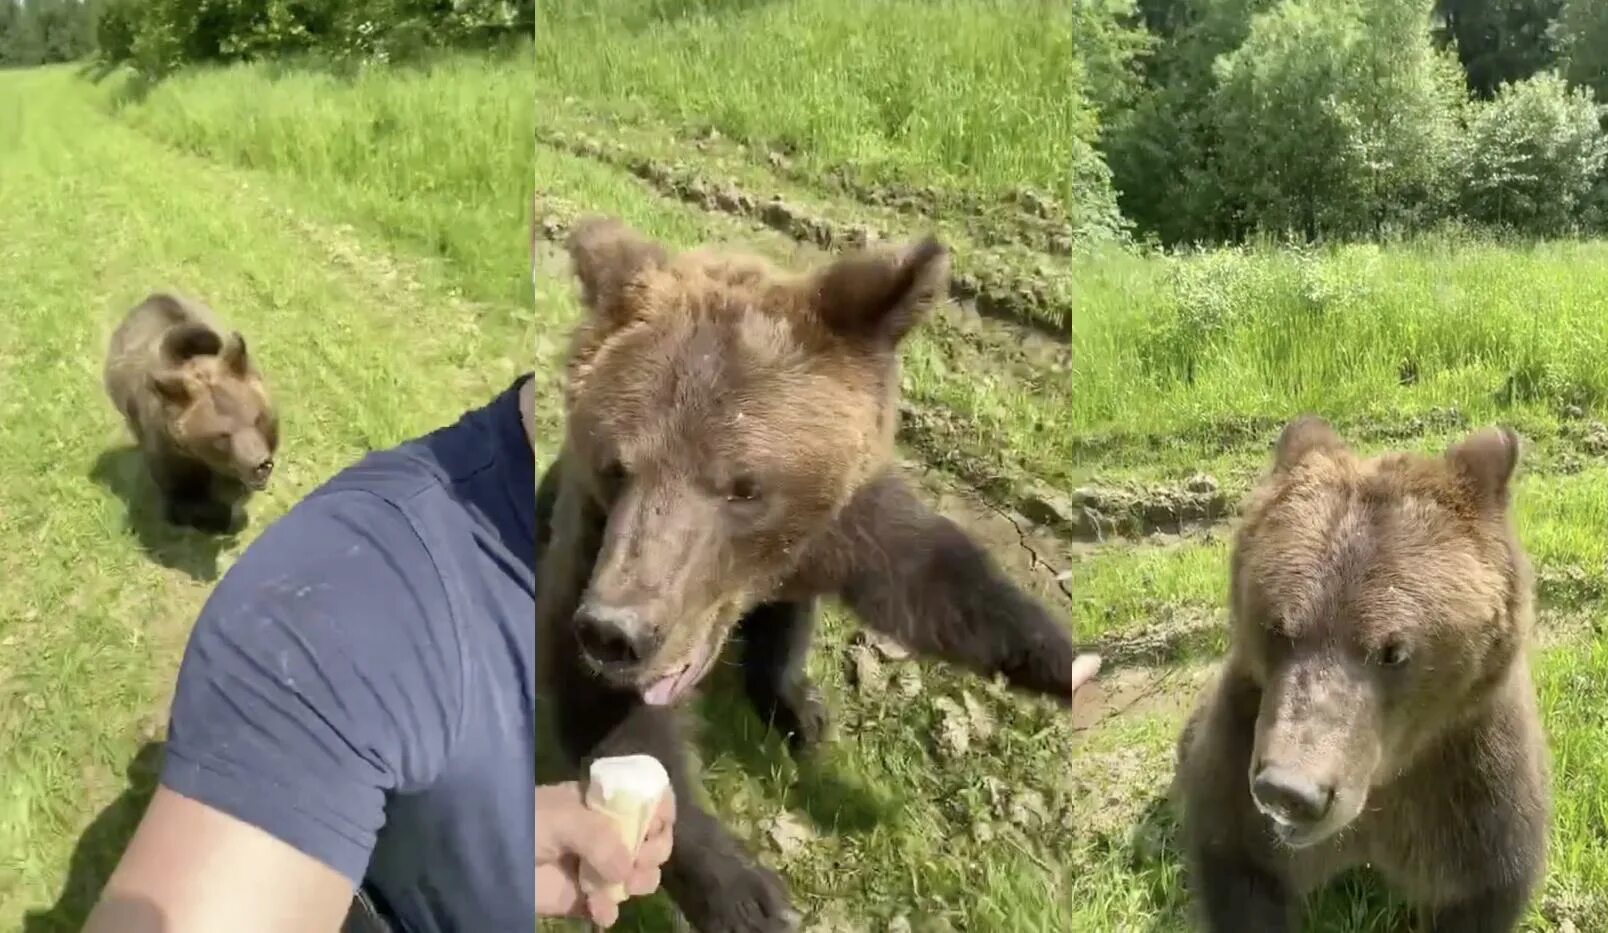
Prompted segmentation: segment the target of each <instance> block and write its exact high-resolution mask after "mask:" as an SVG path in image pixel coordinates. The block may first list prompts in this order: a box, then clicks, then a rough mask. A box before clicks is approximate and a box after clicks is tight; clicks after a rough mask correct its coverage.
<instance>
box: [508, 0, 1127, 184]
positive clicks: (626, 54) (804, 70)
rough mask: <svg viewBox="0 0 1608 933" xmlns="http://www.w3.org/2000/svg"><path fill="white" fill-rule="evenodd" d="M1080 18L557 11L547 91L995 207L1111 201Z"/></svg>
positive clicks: (544, 28)
mask: <svg viewBox="0 0 1608 933" xmlns="http://www.w3.org/2000/svg"><path fill="white" fill-rule="evenodd" d="M650 10H651V12H649V11H650ZM1077 24H1078V19H1077V17H1076V14H1075V12H1074V11H1073V10H1071V9H1069V8H1068V7H1067V5H1065V4H1055V3H1046V2H1041V0H1006V2H1000V3H987V4H982V3H957V2H944V3H923V2H918V0H875V2H871V3H864V2H859V0H807V2H796V3H749V4H744V3H732V2H722V0H703V2H700V0H678V2H667V3H652V4H644V3H640V2H630V0H605V2H601V3H589V4H548V5H546V6H544V7H543V8H542V10H541V11H539V13H538V21H537V25H536V32H537V40H538V46H537V67H536V76H537V89H538V90H537V94H538V99H539V100H541V101H542V102H543V103H544V105H546V106H563V105H564V104H563V103H562V102H565V101H566V98H572V97H579V98H582V99H584V100H586V101H587V102H588V103H591V104H594V105H597V106H598V107H600V108H603V109H605V110H606V112H608V113H609V114H611V115H613V116H617V117H620V118H624V119H634V118H640V117H643V116H649V117H662V118H669V119H671V120H673V121H675V122H676V123H677V124H678V125H681V126H683V127H685V128H687V129H688V130H689V131H694V132H707V131H710V130H713V131H716V132H718V133H722V134H724V135H727V136H731V137H734V138H737V139H741V140H744V141H746V142H751V143H754V144H756V145H761V146H766V147H769V148H770V149H772V150H775V151H777V152H779V153H784V154H787V155H790V156H796V157H797V158H799V159H801V160H803V161H804V162H805V163H807V164H809V165H812V166H817V167H819V168H821V169H823V170H831V171H840V172H843V173H845V174H846V175H847V176H848V177H849V178H850V179H851V180H853V181H855V182H857V183H861V184H888V183H900V182H903V183H909V182H911V181H917V182H919V183H920V184H921V185H922V186H936V187H937V188H939V189H941V190H942V191H944V192H947V193H949V194H952V195H955V196H959V197H966V198H974V197H978V196H982V197H984V198H988V199H992V198H998V197H1001V196H1004V195H1006V194H1009V193H1010V192H1013V191H1016V190H1019V189H1020V188H1022V187H1023V186H1029V187H1032V188H1035V189H1037V190H1039V191H1043V192H1048V193H1050V194H1051V195H1053V196H1056V197H1060V198H1064V199H1065V200H1066V202H1067V203H1069V204H1070V203H1072V199H1071V195H1072V193H1073V192H1074V191H1078V192H1081V191H1083V190H1086V189H1088V188H1094V189H1096V190H1098V189H1099V188H1101V187H1102V186H1103V187H1104V191H1103V192H1102V193H1103V195H1104V196H1106V197H1109V185H1108V184H1104V182H1105V179H1104V177H1103V176H1102V175H1100V174H1098V172H1097V171H1096V169H1094V167H1093V159H1092V146H1093V143H1094V139H1095V132H1096V130H1095V120H1094V117H1093V114H1092V110H1091V108H1090V106H1089V105H1088V104H1087V103H1086V96H1087V81H1086V78H1085V75H1084V73H1083V70H1082V68H1081V67H1080V66H1079V65H1078V59H1077V57H1076V56H1075V55H1074V54H1073V50H1074V48H1075V44H1076V40H1075V27H1076V26H1077ZM756 40H757V41H756ZM577 49H584V50H585V54H575V51H574V50H577ZM1090 172H1096V174H1095V175H1094V176H1093V177H1084V176H1087V175H1088V173H1090Z"/></svg>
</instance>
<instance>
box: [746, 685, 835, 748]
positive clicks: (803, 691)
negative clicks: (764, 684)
mask: <svg viewBox="0 0 1608 933" xmlns="http://www.w3.org/2000/svg"><path fill="white" fill-rule="evenodd" d="M752 699H753V702H754V710H755V712H757V713H758V714H759V718H760V719H762V720H764V721H765V722H767V723H769V724H770V727H771V728H772V729H774V730H775V731H776V734H777V735H780V736H782V737H784V738H786V739H787V747H788V750H789V751H791V752H792V753H793V755H794V757H801V756H803V755H805V754H808V753H809V752H810V750H811V749H813V748H814V747H815V745H816V744H817V743H819V742H820V740H821V739H822V738H824V737H825V736H826V728H827V721H828V720H827V713H826V704H824V703H822V702H821V696H820V693H819V692H818V691H817V690H816V689H815V685H814V684H812V683H810V682H809V681H808V680H806V679H800V680H799V681H798V682H796V683H794V684H791V685H789V686H787V687H783V688H781V689H771V690H754V691H752Z"/></svg>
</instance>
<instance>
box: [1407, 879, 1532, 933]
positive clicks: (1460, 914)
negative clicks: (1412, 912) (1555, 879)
mask: <svg viewBox="0 0 1608 933" xmlns="http://www.w3.org/2000/svg"><path fill="white" fill-rule="evenodd" d="M1531 888H1532V886H1531V885H1530V884H1517V885H1512V886H1509V887H1504V888H1496V889H1488V890H1486V891H1482V892H1481V893H1480V894H1478V895H1476V896H1475V897H1472V898H1469V899H1467V900H1463V901H1458V902H1456V903H1453V904H1445V905H1442V906H1440V907H1436V908H1434V909H1432V910H1429V911H1427V912H1426V916H1425V918H1424V924H1423V927H1422V929H1423V931H1424V933H1513V931H1514V930H1516V929H1518V927H1519V920H1521V919H1522V918H1523V917H1524V911H1525V908H1527V907H1528V906H1529V903H1530V891H1531Z"/></svg>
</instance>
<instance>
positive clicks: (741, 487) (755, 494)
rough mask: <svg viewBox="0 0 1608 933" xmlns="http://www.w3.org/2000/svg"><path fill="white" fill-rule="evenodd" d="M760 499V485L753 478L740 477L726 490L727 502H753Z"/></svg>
mask: <svg viewBox="0 0 1608 933" xmlns="http://www.w3.org/2000/svg"><path fill="white" fill-rule="evenodd" d="M758 498H759V484H758V483H756V482H754V478H753V477H752V476H739V477H737V478H736V479H734V480H732V481H731V485H730V486H729V487H727V488H726V501H727V502H753V501H754V500H756V499H758Z"/></svg>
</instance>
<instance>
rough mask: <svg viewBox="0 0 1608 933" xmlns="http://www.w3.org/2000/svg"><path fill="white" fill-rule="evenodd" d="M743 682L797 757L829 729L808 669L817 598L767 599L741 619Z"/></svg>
mask: <svg viewBox="0 0 1608 933" xmlns="http://www.w3.org/2000/svg"><path fill="white" fill-rule="evenodd" d="M738 626H739V637H740V638H741V640H742V646H743V683H744V685H745V686H746V687H747V690H748V700H749V702H750V703H752V704H753V705H754V711H755V712H756V713H758V714H759V718H760V719H762V720H764V721H765V722H766V723H767V724H769V725H770V727H771V728H772V729H774V730H776V732H777V734H778V735H781V736H783V737H784V738H786V739H787V745H788V748H789V749H790V750H791V751H792V753H793V755H794V756H795V757H797V756H800V755H803V754H804V753H805V752H807V751H808V750H809V749H810V748H811V747H812V746H813V745H815V743H816V742H817V741H819V739H820V738H821V735H822V734H823V733H824V732H825V730H826V719H827V717H826V707H825V706H824V705H823V704H822V703H821V698H820V694H819V693H818V692H817V691H816V689H815V685H814V684H812V683H810V680H809V677H808V675H806V674H805V673H804V663H805V661H807V660H808V659H809V652H810V637H811V636H812V635H813V634H814V631H815V601H814V600H801V601H797V602H773V603H764V604H763V605H760V606H757V607H755V608H754V609H752V610H750V611H749V613H748V614H747V615H745V616H743V618H742V621H740V622H739V623H738Z"/></svg>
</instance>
